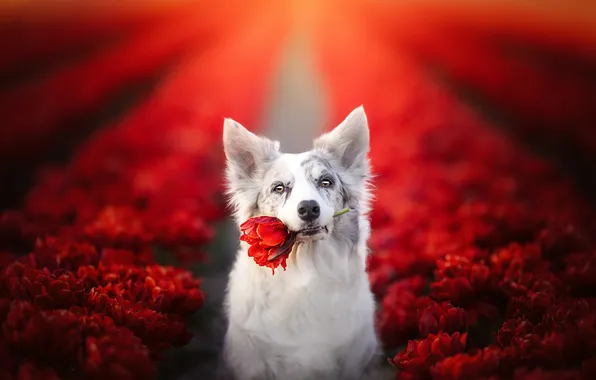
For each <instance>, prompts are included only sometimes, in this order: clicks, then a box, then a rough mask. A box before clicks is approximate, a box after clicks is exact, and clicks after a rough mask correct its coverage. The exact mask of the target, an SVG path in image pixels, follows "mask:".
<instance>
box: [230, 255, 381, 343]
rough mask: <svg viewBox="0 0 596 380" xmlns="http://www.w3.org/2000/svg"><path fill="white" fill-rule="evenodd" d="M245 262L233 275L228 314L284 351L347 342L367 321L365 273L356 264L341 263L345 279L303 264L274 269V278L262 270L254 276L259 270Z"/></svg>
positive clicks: (233, 320)
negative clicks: (283, 269)
mask: <svg viewBox="0 0 596 380" xmlns="http://www.w3.org/2000/svg"><path fill="white" fill-rule="evenodd" d="M245 264H246V265H247V267H245V268H242V267H244V265H239V266H238V267H237V268H235V270H234V272H235V273H232V276H231V283H230V289H229V290H230V294H229V297H230V300H229V301H230V302H229V304H230V318H231V322H232V323H235V324H238V325H240V326H241V327H242V328H243V329H244V330H245V331H247V332H248V333H250V334H251V335H254V336H255V337H256V338H258V339H259V340H261V341H263V343H264V344H276V345H279V346H281V347H284V348H287V349H288V351H292V350H299V349H300V347H305V349H312V348H313V347H322V348H323V347H325V348H328V349H331V348H333V347H331V346H343V345H345V344H349V341H350V339H351V338H352V337H353V335H354V334H355V333H356V332H357V331H359V330H360V329H361V328H362V326H363V325H364V324H366V323H368V322H369V321H367V320H366V319H368V318H369V317H370V314H371V312H372V310H369V309H370V305H369V300H370V291H369V288H368V283H367V282H366V273H365V272H364V271H363V270H362V269H361V268H360V269H359V268H358V266H357V264H356V263H353V264H352V263H349V262H345V263H344V267H343V268H342V270H343V271H346V272H347V277H346V278H347V279H346V278H344V280H343V281H341V280H338V279H334V278H327V277H322V276H320V274H314V273H312V272H311V271H308V270H304V267H303V268H302V271H299V270H295V269H294V268H292V267H291V265H292V263H291V262H290V263H288V266H289V267H288V270H287V271H286V272H283V271H281V270H280V271H276V274H275V276H262V271H261V272H260V273H259V274H260V275H256V274H255V273H254V271H257V270H259V271H260V269H262V268H255V267H254V263H250V262H246V263H245ZM251 264H252V265H251ZM280 269H281V268H280ZM308 347H310V348H308ZM282 349H283V348H282Z"/></svg>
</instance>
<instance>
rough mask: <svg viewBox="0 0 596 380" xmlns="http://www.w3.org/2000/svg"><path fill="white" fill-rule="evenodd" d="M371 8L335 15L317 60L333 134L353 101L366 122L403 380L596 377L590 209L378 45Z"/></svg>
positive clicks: (384, 289) (388, 324) (386, 297)
mask: <svg viewBox="0 0 596 380" xmlns="http://www.w3.org/2000/svg"><path fill="white" fill-rule="evenodd" d="M362 10H363V8H359V9H358V11H356V10H354V9H350V7H345V8H344V9H343V11H344V12H345V14H340V13H339V12H338V15H337V18H338V19H341V22H339V21H338V25H335V24H333V22H332V21H330V20H328V19H326V22H325V24H324V25H323V24H321V25H320V29H319V30H317V31H316V33H317V35H325V36H326V38H324V39H322V40H321V41H319V44H320V46H319V49H318V50H317V52H318V53H319V54H320V55H321V59H320V65H321V67H322V68H323V73H324V76H325V77H327V78H328V81H329V82H330V85H329V87H330V88H331V89H332V95H331V99H332V102H333V103H332V105H333V109H334V115H336V117H337V119H334V120H332V122H330V123H329V124H330V125H334V123H333V121H336V120H339V119H340V117H341V115H342V114H343V113H345V112H346V110H348V109H350V107H353V105H354V104H360V103H363V104H364V107H365V109H366V110H367V114H368V116H369V123H370V127H371V145H372V149H371V152H372V153H371V159H372V164H373V168H374V171H375V172H376V173H377V174H378V177H377V178H376V179H375V195H376V204H375V208H374V209H375V211H374V213H373V215H372V224H373V233H372V237H371V241H370V245H371V248H372V251H373V254H372V256H371V257H370V260H369V273H370V279H371V282H372V288H373V291H374V292H375V294H376V295H377V297H378V299H379V301H380V302H381V309H380V311H379V313H378V319H377V322H378V330H379V333H380V337H381V339H382V341H383V343H384V344H385V346H386V348H388V349H398V353H397V354H396V355H395V356H394V357H393V358H391V359H390V362H391V363H392V364H393V365H394V367H396V369H397V375H396V376H397V378H402V379H410V378H412V379H424V378H432V379H467V378H491V379H507V378H515V379H547V378H553V379H554V378H565V379H567V378H570V379H580V378H592V377H593V376H594V375H595V372H594V370H595V367H594V363H595V362H596V346H595V345H594V343H593V342H594V337H595V334H596V324H594V321H595V319H594V318H595V317H596V303H595V302H596V287H594V286H593V284H594V280H593V278H594V277H593V275H592V274H593V272H594V270H593V269H592V265H591V264H592V263H593V262H594V257H595V256H594V252H595V250H596V213H595V212H594V209H593V207H591V205H590V204H588V203H587V202H585V201H584V200H582V199H581V197H580V196H579V195H578V192H577V191H576V189H574V188H573V187H572V186H571V185H570V183H569V181H567V179H566V178H564V177H563V176H562V175H561V174H560V173H559V172H558V171H557V170H556V169H555V168H554V167H552V166H551V165H550V164H548V163H547V162H545V161H544V160H541V159H538V158H536V157H534V156H533V155H531V154H529V153H528V152H526V151H525V150H524V149H523V148H521V147H520V146H517V145H515V144H514V143H512V142H511V140H508V139H507V138H506V137H505V136H502V135H499V134H498V133H497V132H496V131H495V130H494V129H493V128H492V126H491V125H490V124H489V123H488V122H484V121H481V120H479V119H478V118H477V117H476V116H475V115H474V114H472V113H471V112H470V111H469V110H467V109H465V108H464V107H462V105H461V103H460V100H459V99H456V98H455V97H454V96H452V95H451V94H450V93H448V92H446V91H445V90H444V89H443V88H441V87H439V86H438V85H437V84H436V83H435V82H433V81H432V80H431V77H430V76H429V75H428V72H427V71H424V67H423V66H422V65H420V62H419V61H416V60H410V58H411V57H409V56H408V55H407V54H405V52H404V51H399V50H397V49H395V47H394V46H392V47H388V46H387V45H386V44H385V43H386V41H383V42H380V41H378V40H376V39H375V38H371V35H372V36H375V33H374V32H376V30H375V28H374V27H371V24H363V23H362V22H361V12H362ZM339 24H343V25H345V24H349V25H350V27H351V28H350V33H349V34H347V33H345V32H344V31H343V30H342V28H341V27H340V25H339ZM404 28H405V29H407V27H404ZM371 30H372V31H371ZM404 33H405V32H404ZM409 36H410V35H406V37H409ZM401 37H404V36H401ZM455 46H456V45H455ZM348 47H349V48H348ZM353 56H367V57H376V59H374V60H373V59H370V60H358V61H355V60H350V59H349V57H353ZM484 64H487V63H486V62H485V63H484ZM495 65H497V66H495V67H493V68H491V69H493V71H492V72H495V73H499V72H501V71H500V70H499V66H498V64H495ZM480 70H482V69H481V68H478V71H477V72H479V71H480ZM550 75H554V74H553V73H551V74H550ZM345 78H357V79H358V81H357V82H353V81H351V82H349V83H347V81H346V80H345ZM548 78H549V77H548V76H547V77H546V79H547V80H548ZM493 79H495V78H493ZM500 79H501V80H506V78H500ZM555 80H557V78H553V81H555ZM577 94H578V95H579V94H581V92H578V93H577Z"/></svg>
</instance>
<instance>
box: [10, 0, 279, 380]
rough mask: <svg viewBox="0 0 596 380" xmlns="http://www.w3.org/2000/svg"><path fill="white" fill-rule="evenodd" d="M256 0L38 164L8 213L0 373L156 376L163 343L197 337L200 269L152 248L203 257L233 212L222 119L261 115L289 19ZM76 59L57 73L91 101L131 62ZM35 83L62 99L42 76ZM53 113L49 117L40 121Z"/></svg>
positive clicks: (50, 124) (50, 122)
mask: <svg viewBox="0 0 596 380" xmlns="http://www.w3.org/2000/svg"><path fill="white" fill-rule="evenodd" d="M232 1H234V0H232ZM243 4H245V3H243ZM253 5H254V4H253ZM243 6H247V7H249V5H243ZM263 6H264V7H265V6H266V5H263ZM250 8H251V9H250V12H248V11H247V12H241V11H240V10H239V9H244V8H235V9H236V11H229V10H227V11H226V12H223V11H222V13H229V15H231V14H232V13H233V14H235V15H236V16H239V19H241V20H237V21H238V22H235V21H236V19H235V18H234V20H235V21H234V22H231V24H228V22H230V19H229V18H226V17H223V18H222V19H225V20H227V22H226V23H221V22H217V23H216V24H217V25H215V24H214V25H215V26H217V28H218V30H219V33H218V36H217V40H216V41H215V42H217V49H207V46H206V44H205V43H204V42H205V41H202V40H198V39H196V40H193V42H195V43H197V45H196V46H190V45H189V46H186V50H187V51H190V52H192V53H187V54H186V56H185V57H184V59H183V60H182V61H181V62H179V63H178V65H177V66H176V68H175V69H173V70H172V71H171V72H170V73H168V75H167V76H166V77H165V80H163V81H162V82H161V85H160V86H159V87H158V88H157V89H156V90H155V91H154V92H153V93H152V94H151V95H150V97H149V99H148V100H146V101H145V102H144V103H142V104H140V105H138V106H136V107H135V108H134V109H133V110H131V111H129V113H128V114H127V115H126V117H124V118H123V119H122V120H120V121H119V122H117V123H116V124H114V125H110V126H106V127H104V128H102V129H100V130H99V131H97V132H96V133H95V135H93V136H92V137H91V138H90V139H89V140H88V141H86V142H84V143H83V144H81V145H80V146H79V147H78V149H77V150H76V152H74V155H73V157H72V158H71V160H70V162H69V163H68V164H67V165H64V166H56V167H46V168H44V169H43V170H41V171H40V173H39V175H38V177H37V178H36V181H35V183H34V185H33V187H32V188H31V189H30V190H29V191H28V192H27V194H26V195H25V197H24V202H23V206H22V207H21V208H20V209H18V210H11V211H6V212H3V213H1V214H0V363H2V365H1V366H0V378H9V379H12V378H18V379H29V378H31V379H39V378H43V379H79V378H90V379H98V380H99V379H151V378H154V377H155V363H156V361H157V360H159V359H160V358H161V357H162V355H163V352H164V350H165V349H167V348H169V347H172V346H182V345H185V344H186V343H188V341H189V339H190V338H191V334H190V333H189V331H188V329H187V322H188V318H189V317H190V316H191V315H192V314H193V313H194V312H195V311H197V310H198V309H199V308H200V307H201V306H202V304H203V300H204V295H203V293H202V291H201V290H200V280H198V279H197V278H195V277H193V275H192V274H191V273H190V272H188V271H186V270H183V269H179V268H175V267H171V266H162V265H159V264H158V263H157V262H156V260H155V259H154V250H155V249H156V248H160V249H161V250H162V251H166V252H168V253H169V254H171V255H173V256H174V257H176V258H178V259H179V260H180V261H188V260H194V259H197V258H203V256H202V255H201V249H202V247H203V246H204V245H205V244H206V243H208V242H209V241H210V239H211V237H212V234H213V232H212V229H211V228H212V227H211V226H210V225H211V224H213V223H214V222H215V221H216V220H218V219H219V218H220V217H222V216H223V215H225V210H224V204H223V202H222V201H223V199H222V196H221V194H222V192H223V191H222V184H223V183H222V182H223V181H222V172H223V170H222V169H223V164H224V160H223V158H224V157H223V152H222V149H221V126H222V123H223V118H224V116H229V115H232V114H233V115H235V117H236V118H238V119H239V120H242V121H243V122H247V124H256V123H255V122H254V120H255V119H256V117H257V116H258V114H259V112H260V110H261V109H262V105H261V101H262V99H263V93H264V90H265V89H266V83H265V81H255V80H254V78H256V77H265V75H266V74H267V73H268V72H269V71H270V69H271V67H270V66H271V65H272V64H273V62H274V61H273V59H272V58H273V57H275V54H274V53H275V51H272V47H277V46H278V45H279V39H280V38H282V33H281V31H282V30H283V28H282V25H283V24H284V22H283V20H282V19H281V18H280V17H278V16H277V14H276V8H275V7H274V6H267V11H266V12H264V11H263V9H264V8H261V7H260V6H259V7H250ZM235 12H238V13H235ZM255 17H256V18H255ZM257 20H258V22H257ZM186 21H188V19H186ZM204 26H205V25H200V27H199V26H196V28H197V29H196V30H193V28H190V27H189V24H188V23H186V22H185V23H184V24H183V25H182V29H181V30H178V31H177V32H176V31H172V35H167V36H165V37H164V36H162V37H164V38H165V39H164V40H161V42H162V43H163V45H164V46H165V47H166V48H167V49H166V50H167V51H162V50H161V48H157V47H155V46H149V47H147V46H145V47H139V49H140V50H137V52H139V51H144V49H148V50H151V51H152V52H156V53H158V55H159V56H160V57H162V58H165V57H164V56H169V55H170V53H171V52H172V51H171V50H168V49H170V48H173V46H171V45H176V46H177V47H180V46H179V44H178V42H180V44H183V43H182V41H180V40H178V39H177V38H175V39H176V41H178V42H175V41H174V42H173V41H172V40H170V39H169V38H168V37H169V36H174V35H183V36H184V38H183V39H182V40H184V41H187V38H188V37H189V33H187V32H189V30H190V35H192V36H196V34H197V31H201V30H203V29H202V27H204ZM240 31H242V33H240ZM177 33H178V34H177ZM239 35H241V36H242V37H241V38H239V37H238V36H239ZM210 36H211V37H214V36H213V35H212V34H210ZM232 37H233V38H232ZM139 38H142V37H139ZM257 41H258V42H257ZM158 45H159V44H158ZM164 46H162V47H164ZM154 47H155V51H153V48H154ZM273 50H274V49H273ZM248 52H250V54H248ZM120 53H121V52H119V53H117V54H115V55H113V56H109V57H108V56H103V57H100V58H99V60H98V61H94V64H93V65H92V66H94V65H95V64H97V66H94V68H95V69H97V70H92V71H97V72H98V73H99V74H98V75H99V77H94V78H95V79H97V78H102V76H101V74H102V73H103V74H105V73H106V71H102V70H101V69H102V67H103V64H101V62H103V63H104V64H106V66H112V65H111V63H113V62H114V61H113V60H118V59H123V57H124V56H121V54H120ZM129 53H130V52H129ZM162 54H163V55H164V56H162ZM232 56H233V57H236V56H244V57H246V58H245V59H244V60H243V65H242V70H239V69H237V68H236V67H235V69H234V70H231V65H232V64H234V65H235V62H234V60H233V59H230V57H232ZM128 58H129V59H131V57H130V56H129V57H128ZM168 58H169V57H168ZM174 58H175V57H174ZM108 63H109V64H108ZM226 65H228V66H226ZM117 66H118V65H117ZM75 68H77V70H73V71H69V70H68V69H65V71H64V72H63V76H62V77H61V78H58V79H56V81H55V82H51V81H50V82H48V83H58V84H60V85H62V84H64V83H66V84H68V85H69V86H72V87H73V88H76V89H77V91H80V92H81V93H87V94H89V95H90V96H89V97H88V98H86V97H84V98H85V99H79V97H78V96H77V97H76V98H77V100H79V101H81V102H83V103H85V104H84V105H85V107H86V106H87V105H89V106H95V103H96V101H97V99H98V98H97V96H100V95H101V96H103V95H104V92H105V91H108V90H109V89H110V88H112V86H111V85H112V84H113V85H118V86H119V85H120V84H122V83H121V80H124V79H123V78H124V76H120V74H123V75H125V72H126V73H128V70H124V71H122V72H120V71H118V70H116V69H115V70H116V71H118V75H115V76H114V77H113V78H112V79H113V81H112V82H110V83H103V84H99V82H101V80H100V81H99V82H96V81H91V82H89V86H87V87H86V86H85V84H84V81H81V82H82V83H81V84H80V85H76V84H74V82H76V80H75V81H74V82H72V79H73V78H79V79H80V77H79V76H80V75H82V76H84V75H83V74H85V73H86V74H90V73H89V72H88V70H87V69H89V67H88V66H80V67H78V66H75ZM105 69H106V70H108V73H109V69H113V68H112V67H109V68H108V67H106V68H105ZM220 70H221V71H220ZM133 71H134V70H133ZM220 72H223V73H225V76H222V74H218V73H220ZM143 73H145V72H143ZM91 74H93V73H91ZM112 74H113V72H112ZM91 77H92V78H93V76H92V75H91ZM126 77H128V74H126ZM118 78H120V79H118ZM62 79H68V80H65V81H64V82H63V81H62ZM97 86H99V87H97ZM104 86H108V87H104ZM51 88H52V86H48V88H46V90H48V91H49V92H52V91H51ZM113 88H116V87H113ZM100 90H101V91H100ZM37 94H38V95H39V99H42V100H44V99H45V100H47V99H50V98H52V97H51V96H50V94H49V93H48V92H47V91H45V90H44V89H39V93H37ZM63 100H64V101H66V102H68V101H69V100H68V99H63ZM87 101H88V103H87ZM83 103H79V104H77V105H72V104H70V105H64V104H62V103H60V106H59V107H57V108H56V109H55V110H57V111H56V112H57V113H56V114H55V116H56V117H63V116H64V115H63V112H62V111H65V112H66V111H68V112H70V111H76V112H80V111H81V109H80V107H83ZM42 106H43V105H42ZM69 107H73V108H69ZM58 111H59V112H58ZM17 114H18V112H17ZM15 115H16V114H15ZM20 116H22V117H24V118H26V116H23V115H20ZM57 120H58V119H56V118H51V119H48V120H46V121H47V123H46V124H44V125H43V127H44V128H45V127H47V128H46V129H44V131H45V132H48V131H53V129H52V128H53V126H54V122H56V121H57ZM8 129H9V128H8ZM4 132H5V133H7V135H10V136H12V135H11V134H10V131H9V130H6V131H4ZM218 147H219V148H218Z"/></svg>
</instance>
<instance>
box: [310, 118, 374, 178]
mask: <svg viewBox="0 0 596 380" xmlns="http://www.w3.org/2000/svg"><path fill="white" fill-rule="evenodd" d="M314 147H315V149H320V150H323V151H327V152H329V153H331V154H333V155H334V156H335V157H337V158H338V159H339V160H340V162H341V164H342V165H343V166H344V167H345V168H346V169H348V170H351V171H366V170H367V168H368V160H367V157H366V155H367V154H368V150H369V147H370V133H369V130H368V120H367V118H366V113H365V112H364V107H363V106H360V107H358V108H356V109H355V110H353V111H352V112H351V113H350V114H349V115H348V117H346V118H345V120H344V121H342V122H341V123H340V124H339V125H338V126H337V127H335V129H333V130H332V131H331V132H328V133H325V134H324V135H322V136H321V137H319V138H318V139H316V140H315V142H314Z"/></svg>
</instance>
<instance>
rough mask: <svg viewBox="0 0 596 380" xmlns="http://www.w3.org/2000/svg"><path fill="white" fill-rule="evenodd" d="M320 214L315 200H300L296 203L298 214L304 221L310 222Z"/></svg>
mask: <svg viewBox="0 0 596 380" xmlns="http://www.w3.org/2000/svg"><path fill="white" fill-rule="evenodd" d="M319 215H321V208H320V207H319V204H318V203H317V201H302V202H300V203H299V204H298V216H299V217H300V219H302V220H304V221H305V222H312V221H313V220H315V219H317V218H318V217H319Z"/></svg>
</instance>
